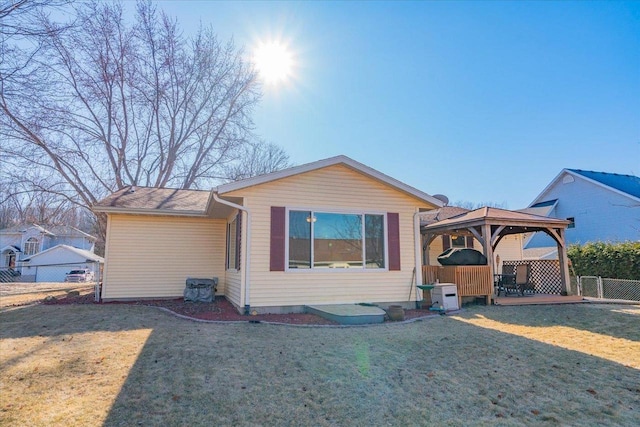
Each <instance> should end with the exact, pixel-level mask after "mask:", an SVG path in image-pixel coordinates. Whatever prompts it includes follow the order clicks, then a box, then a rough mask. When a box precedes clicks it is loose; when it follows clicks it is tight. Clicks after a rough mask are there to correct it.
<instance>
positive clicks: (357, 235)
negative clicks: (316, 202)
mask: <svg viewBox="0 0 640 427" xmlns="http://www.w3.org/2000/svg"><path fill="white" fill-rule="evenodd" d="M384 236H385V229H384V215H381V214H364V213H330V212H315V211H294V210H292V211H289V230H288V241H289V268H290V269H292V268H296V269H326V268H362V269H365V268H366V269H382V268H385V267H386V265H385V238H384Z"/></svg>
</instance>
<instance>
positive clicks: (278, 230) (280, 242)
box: [269, 206, 286, 271]
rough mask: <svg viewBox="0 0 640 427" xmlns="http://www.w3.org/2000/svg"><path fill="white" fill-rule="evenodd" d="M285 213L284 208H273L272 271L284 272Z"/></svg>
mask: <svg viewBox="0 0 640 427" xmlns="http://www.w3.org/2000/svg"><path fill="white" fill-rule="evenodd" d="M285 213H286V212H285V208H284V207H279V206H271V249H270V266H269V268H270V270H271V271H284V255H285V254H284V243H285V230H284V226H285Z"/></svg>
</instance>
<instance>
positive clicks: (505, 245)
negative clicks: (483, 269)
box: [493, 234, 523, 273]
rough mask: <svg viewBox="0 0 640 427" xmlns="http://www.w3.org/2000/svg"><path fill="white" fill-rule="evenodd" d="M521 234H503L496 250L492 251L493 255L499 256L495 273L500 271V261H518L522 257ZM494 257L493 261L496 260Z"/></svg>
mask: <svg viewBox="0 0 640 427" xmlns="http://www.w3.org/2000/svg"><path fill="white" fill-rule="evenodd" d="M522 236H523V235H522V234H513V235H511V236H505V237H504V238H503V239H502V240H500V243H498V246H497V247H496V250H495V251H494V252H493V257H494V258H496V256H500V264H499V265H497V273H501V272H502V263H503V262H504V261H519V260H522V259H523V256H522ZM496 260H497V258H496V259H494V261H496Z"/></svg>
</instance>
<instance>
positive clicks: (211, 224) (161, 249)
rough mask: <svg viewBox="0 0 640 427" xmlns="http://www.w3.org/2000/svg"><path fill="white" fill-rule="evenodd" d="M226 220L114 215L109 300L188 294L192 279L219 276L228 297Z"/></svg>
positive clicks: (108, 259) (105, 293)
mask: <svg viewBox="0 0 640 427" xmlns="http://www.w3.org/2000/svg"><path fill="white" fill-rule="evenodd" d="M225 224H226V221H224V220H213V219H206V218H188V217H171V216H153V215H120V214H110V215H109V223H108V230H107V253H106V254H105V258H106V259H105V262H106V265H105V277H104V284H103V289H102V297H103V298H104V299H107V300H108V299H126V298H163V297H179V296H181V295H183V291H184V287H185V280H186V278H187V277H218V279H219V284H218V293H224V292H225V284H224V282H225V280H224V279H225V270H224V259H225Z"/></svg>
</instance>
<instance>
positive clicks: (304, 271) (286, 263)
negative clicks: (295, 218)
mask: <svg viewBox="0 0 640 427" xmlns="http://www.w3.org/2000/svg"><path fill="white" fill-rule="evenodd" d="M290 211H309V212H311V215H312V216H313V214H315V213H328V214H352V215H382V216H383V217H384V227H383V232H382V233H383V236H382V237H383V239H384V268H365V267H364V265H363V266H362V268H359V267H358V268H313V255H314V253H313V252H314V245H313V244H312V245H311V263H312V266H311V268H289V212H290ZM388 224H389V221H388V219H387V212H382V211H375V210H354V209H336V208H327V209H323V208H308V207H286V208H285V221H284V231H285V236H284V253H285V260H284V271H285V272H290V273H294V274H323V273H327V274H362V273H375V274H378V273H383V272H387V271H389V231H388V229H387V226H388ZM364 235H365V234H364V221H362V236H363V240H364ZM313 238H314V227H311V241H312V242H313ZM365 251H366V245H363V248H362V259H366V256H365V253H366V252H365Z"/></svg>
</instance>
